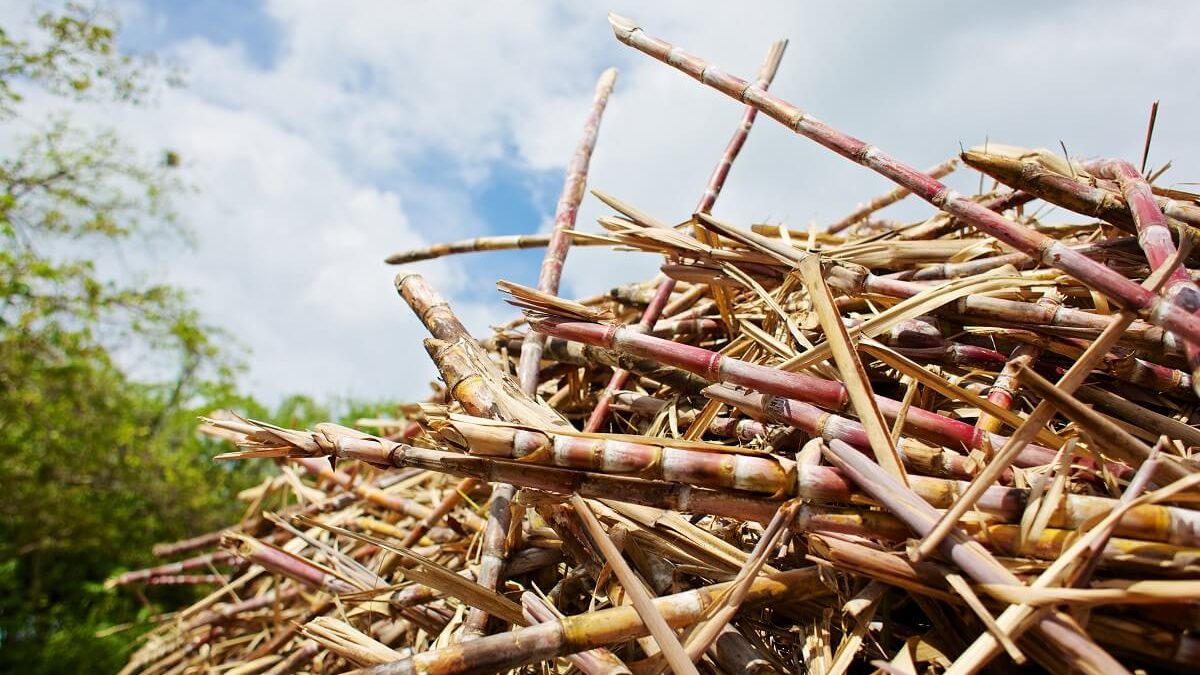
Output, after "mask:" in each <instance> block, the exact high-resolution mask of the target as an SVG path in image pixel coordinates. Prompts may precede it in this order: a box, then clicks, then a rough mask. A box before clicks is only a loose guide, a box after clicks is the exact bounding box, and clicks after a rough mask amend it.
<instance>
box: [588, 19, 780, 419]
mask: <svg viewBox="0 0 1200 675" xmlns="http://www.w3.org/2000/svg"><path fill="white" fill-rule="evenodd" d="M785 48H787V40H780V41H779V42H776V43H775V44H773V45H771V50H770V51H769V52H768V53H767V58H766V60H765V61H763V64H762V66H761V67H760V68H759V70H758V79H756V80H755V85H756V86H758V87H761V88H762V89H766V88H768V87H770V86H771V81H772V80H774V79H775V73H776V72H778V70H779V63H780V61H781V60H782V59H783V51H784V49H785ZM757 116H758V109H757V108H754V107H753V106H747V107H746V110H745V112H744V113H743V114H742V121H741V123H740V124H738V128H737V131H735V132H734V133H733V138H731V139H729V144H728V145H726V146H725V152H724V153H722V155H721V159H720V161H718V162H717V166H716V167H714V168H713V172H712V175H710V176H709V178H708V185H706V186H705V188H704V194H703V195H702V196H701V197H700V202H699V203H698V204H696V208H695V210H694V212H696V213H708V212H710V211H712V208H713V206H714V205H715V204H716V202H717V196H718V195H720V194H721V188H723V187H724V186H725V180H726V179H727V178H728V177H729V170H730V169H731V168H733V162H734V160H736V159H737V156H738V154H739V153H741V151H742V146H744V145H745V144H746V139H747V138H749V137H750V129H751V128H752V127H753V126H754V119H755V118H756V117H757ZM674 290H675V279H673V278H669V277H668V278H667V279H664V280H663V282H662V283H661V284H659V286H658V290H657V291H655V294H654V299H653V300H651V301H650V304H649V305H647V307H646V310H645V311H644V312H642V318H641V320H640V321H639V322H638V324H637V327H636V330H639V331H641V332H643V333H644V332H648V331H650V330H651V329H652V328H655V323H656V322H657V321H658V318H659V316H660V315H661V313H662V310H663V308H664V307H665V306H666V304H667V300H668V299H669V298H670V297H671V293H672V292H674ZM628 379H629V371H627V370H617V371H614V372H613V374H612V379H610V380H609V381H608V385H607V386H605V387H604V391H602V392H601V393H600V397H599V399H597V401H596V406H595V407H594V408H593V409H592V414H591V415H590V416H589V417H588V420H587V423H586V424H584V427H583V430H584V431H599V430H600V428H601V427H603V426H604V423H605V422H606V421H608V412H609V406H610V405H611V403H612V395H613V392H615V391H618V390H619V389H621V388H622V387H624V386H625V382H626V381H628Z"/></svg>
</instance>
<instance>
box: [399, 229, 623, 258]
mask: <svg viewBox="0 0 1200 675" xmlns="http://www.w3.org/2000/svg"><path fill="white" fill-rule="evenodd" d="M551 237H552V235H551V234H549V233H547V234H510V235H498V236H491V237H475V238H474V239H464V240H461V241H452V242H446V243H443V244H434V245H432V246H428V247H426V248H416V249H412V250H408V251H400V252H399V253H393V254H392V255H390V256H388V257H387V258H385V259H384V262H385V263H387V264H389V265H407V264H409V263H415V262H421V261H424V260H434V259H436V258H443V257H445V256H448V255H455V254H458V253H477V252H483V251H511V250H514V249H526V248H542V247H544V246H549V245H550V239H551ZM603 244H605V242H603V241H592V240H588V239H584V240H581V241H576V242H574V245H575V246H599V245H603Z"/></svg>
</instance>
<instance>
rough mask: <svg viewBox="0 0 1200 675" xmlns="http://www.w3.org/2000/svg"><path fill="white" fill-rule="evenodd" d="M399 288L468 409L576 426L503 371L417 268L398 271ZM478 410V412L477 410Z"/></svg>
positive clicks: (450, 384) (437, 361)
mask: <svg viewBox="0 0 1200 675" xmlns="http://www.w3.org/2000/svg"><path fill="white" fill-rule="evenodd" d="M396 289H397V290H398V291H399V293H400V295H401V297H403V298H404V300H405V302H407V303H408V305H409V307H411V308H412V310H413V312H414V313H415V314H416V315H417V318H418V319H420V320H421V323H423V324H424V325H425V327H426V329H428V330H429V332H430V333H431V334H432V335H433V336H434V338H436V339H437V341H438V342H433V343H430V342H429V341H426V349H427V350H429V349H431V348H432V349H433V350H434V352H433V354H432V356H433V359H434V363H435V365H437V366H438V368H439V370H441V371H443V372H442V376H443V379H444V380H445V382H446V386H447V387H448V388H449V389H450V392H451V395H452V396H455V398H456V400H458V401H459V402H461V403H463V405H464V406H465V407H467V408H468V409H475V410H478V411H487V413H485V414H486V415H487V416H489V417H499V418H502V419H508V420H518V419H521V420H525V421H527V422H535V423H539V424H549V425H562V426H570V425H569V424H568V423H567V421H566V420H564V419H563V418H562V417H561V416H560V415H558V414H557V413H555V412H554V411H553V410H551V409H550V408H548V407H546V406H543V405H541V404H539V403H538V402H537V401H536V400H534V399H533V398H531V397H530V396H529V395H528V394H526V393H524V392H523V391H522V390H521V389H520V388H519V387H518V386H517V385H516V383H514V382H512V380H511V378H509V377H508V375H507V374H505V373H504V371H502V370H500V369H499V368H498V367H497V366H496V365H495V364H494V363H493V362H492V360H491V358H490V357H489V355H488V353H487V351H486V350H484V349H483V347H481V346H480V345H479V343H478V342H476V341H475V340H474V339H473V338H472V337H471V335H470V333H468V332H467V329H466V327H465V326H463V324H462V322H461V321H459V320H458V317H456V316H455V315H454V312H453V311H452V310H451V309H450V304H449V303H448V302H446V300H445V299H444V298H443V297H442V296H441V295H439V294H438V292H437V291H435V290H434V289H433V287H432V286H430V285H429V283H428V282H426V281H425V279H424V277H422V276H421V275H419V274H413V273H403V272H402V273H400V274H399V275H397V276H396ZM477 414H478V413H477Z"/></svg>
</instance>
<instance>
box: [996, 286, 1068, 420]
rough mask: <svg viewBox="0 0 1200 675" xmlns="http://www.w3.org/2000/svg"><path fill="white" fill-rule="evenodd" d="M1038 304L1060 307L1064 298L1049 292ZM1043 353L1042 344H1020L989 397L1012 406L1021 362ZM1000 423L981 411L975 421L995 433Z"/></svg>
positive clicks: (1029, 360)
mask: <svg viewBox="0 0 1200 675" xmlns="http://www.w3.org/2000/svg"><path fill="white" fill-rule="evenodd" d="M1038 304H1044V305H1047V306H1053V307H1058V306H1060V305H1062V299H1061V298H1060V297H1059V296H1058V295H1057V294H1052V293H1048V294H1046V295H1044V296H1042V297H1041V298H1039V299H1038ZM1041 353H1042V348H1041V345H1038V344H1035V343H1028V342H1026V343H1022V344H1020V345H1018V346H1017V348H1016V349H1014V350H1013V353H1012V356H1010V357H1009V359H1008V362H1007V363H1005V364H1004V369H1003V370H1001V371H1000V374H999V375H997V376H996V380H995V381H994V382H992V386H991V388H989V389H988V395H987V399H988V400H989V401H991V402H992V403H995V404H996V405H998V406H1000V407H1001V408H1004V409H1005V410H1008V409H1009V408H1011V407H1012V403H1013V399H1014V398H1016V395H1017V387H1018V383H1017V370H1018V369H1019V368H1020V367H1021V364H1024V363H1032V362H1034V361H1037V359H1038V357H1039V356H1040V355H1041ZM1000 424H1001V423H1000V420H999V419H998V418H995V417H992V416H991V415H989V414H987V413H983V412H981V413H980V414H979V420H978V421H977V422H976V423H975V427H976V428H977V429H981V430H983V431H990V432H992V433H995V432H997V431H999V430H1000Z"/></svg>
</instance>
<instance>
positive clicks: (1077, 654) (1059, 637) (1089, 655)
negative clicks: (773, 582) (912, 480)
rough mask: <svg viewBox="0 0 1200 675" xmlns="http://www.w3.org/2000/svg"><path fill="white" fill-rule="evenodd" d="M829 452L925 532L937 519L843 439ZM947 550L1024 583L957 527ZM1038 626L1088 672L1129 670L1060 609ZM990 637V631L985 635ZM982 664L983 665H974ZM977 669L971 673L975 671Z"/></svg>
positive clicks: (984, 570)
mask: <svg viewBox="0 0 1200 675" xmlns="http://www.w3.org/2000/svg"><path fill="white" fill-rule="evenodd" d="M826 456H827V457H828V458H829V460H830V462H831V463H833V464H834V466H836V467H838V468H839V469H842V470H843V471H845V472H846V473H847V475H848V476H849V477H851V479H852V480H853V481H854V482H855V483H856V484H857V485H858V486H859V487H860V488H862V489H863V490H864V491H865V492H867V493H868V494H870V495H871V496H872V497H873V498H874V499H877V500H878V501H879V502H880V503H882V504H885V505H887V507H888V508H889V510H890V511H891V512H892V513H894V514H895V515H896V516H897V517H899V518H900V519H901V520H903V521H904V522H905V523H907V524H908V526H909V527H911V528H913V530H914V531H915V532H917V533H918V534H920V535H922V536H924V535H926V534H927V533H928V532H929V531H930V530H931V529H932V528H933V526H934V524H935V523H936V522H937V515H938V514H937V512H936V511H934V510H933V507H931V506H929V505H928V504H926V503H925V502H924V501H923V500H921V499H920V498H919V497H917V496H916V495H914V494H912V492H911V490H910V489H909V488H908V487H906V486H904V485H903V484H901V483H900V482H899V481H898V480H896V479H895V478H893V477H892V476H891V475H889V474H888V473H887V472H885V471H883V470H882V469H881V468H880V467H879V466H878V465H875V464H873V463H871V462H870V461H869V460H868V459H867V458H866V457H864V456H863V455H862V454H860V453H859V452H858V451H856V450H854V449H853V448H851V447H850V446H848V445H846V444H845V443H842V442H841V441H836V440H835V441H833V442H831V443H830V444H829V445H828V447H827V450H826ZM941 546H942V549H943V551H944V552H945V554H946V555H947V556H948V557H949V558H950V559H951V560H953V561H954V563H955V564H956V565H958V567H959V568H961V569H962V570H963V571H964V572H966V573H967V574H968V575H970V576H971V578H973V579H974V580H975V581H976V582H977V583H987V584H998V585H1006V586H1021V585H1022V584H1021V581H1020V580H1019V579H1017V577H1016V576H1015V575H1014V574H1013V573H1012V572H1009V571H1008V569H1007V568H1005V567H1004V566H1003V565H1001V564H1000V563H998V562H997V561H996V560H995V558H993V557H992V556H991V555H990V554H989V553H988V552H987V550H986V549H984V548H983V547H982V546H981V545H980V544H979V543H978V542H975V541H974V540H971V539H969V538H967V537H966V535H964V534H963V533H961V532H959V531H952V532H950V534H949V535H947V537H946V538H945V539H944V540H943V541H942V542H941ZM1034 629H1035V630H1036V631H1037V632H1038V633H1039V635H1040V637H1042V638H1043V639H1045V640H1047V641H1048V642H1050V643H1051V644H1053V645H1054V646H1055V647H1056V648H1058V649H1059V650H1061V652H1060V655H1059V657H1060V658H1068V659H1072V661H1070V662H1071V663H1072V664H1073V665H1074V666H1075V667H1079V668H1082V669H1083V670H1084V671H1085V672H1089V673H1128V671H1127V670H1126V669H1125V668H1124V667H1123V666H1122V665H1121V664H1120V663H1119V662H1118V661H1117V660H1116V659H1114V658H1113V657H1112V656H1111V655H1109V654H1108V653H1107V652H1105V651H1104V650H1103V649H1102V648H1100V647H1099V646H1098V645H1096V644H1095V643H1094V642H1092V640H1091V639H1090V638H1089V637H1088V636H1087V635H1086V634H1085V633H1083V631H1082V629H1080V628H1079V626H1078V625H1076V624H1074V622H1072V621H1070V620H1069V619H1067V618H1065V617H1064V616H1062V615H1060V614H1057V613H1048V614H1045V615H1042V616H1040V617H1038V619H1037V622H1036V624H1035V625H1034ZM985 635H986V634H985ZM975 667H976V668H977V667H978V664H975ZM974 670H975V668H972V669H971V670H969V671H968V672H974Z"/></svg>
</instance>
